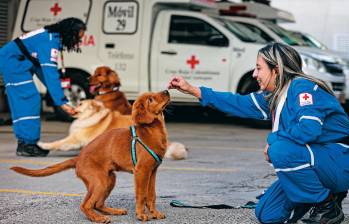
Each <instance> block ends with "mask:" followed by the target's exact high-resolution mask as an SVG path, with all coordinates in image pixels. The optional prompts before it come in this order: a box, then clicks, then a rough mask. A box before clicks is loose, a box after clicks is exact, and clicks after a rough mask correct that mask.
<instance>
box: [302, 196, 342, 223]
mask: <svg viewBox="0 0 349 224" xmlns="http://www.w3.org/2000/svg"><path fill="white" fill-rule="evenodd" d="M343 220H344V214H343V211H342V209H341V208H340V207H339V206H338V204H337V201H336V200H335V199H332V200H330V201H326V202H323V203H321V204H319V205H317V206H315V207H313V208H312V210H311V211H310V215H309V218H308V219H303V220H302V221H303V223H307V224H339V223H341V222H342V221H343Z"/></svg>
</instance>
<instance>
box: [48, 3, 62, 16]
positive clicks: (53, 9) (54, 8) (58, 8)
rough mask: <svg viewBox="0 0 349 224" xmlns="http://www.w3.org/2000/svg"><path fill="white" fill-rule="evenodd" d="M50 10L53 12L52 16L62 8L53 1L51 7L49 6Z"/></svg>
mask: <svg viewBox="0 0 349 224" xmlns="http://www.w3.org/2000/svg"><path fill="white" fill-rule="evenodd" d="M50 11H51V12H52V13H53V15H54V16H57V15H58V13H59V12H60V11H62V8H61V7H59V6H58V3H55V4H54V6H53V7H52V8H50Z"/></svg>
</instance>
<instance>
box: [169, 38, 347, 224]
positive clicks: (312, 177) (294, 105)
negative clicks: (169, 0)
mask: <svg viewBox="0 0 349 224" xmlns="http://www.w3.org/2000/svg"><path fill="white" fill-rule="evenodd" d="M253 77H254V78H255V79H257V81H258V83H259V86H260V89H261V91H259V92H256V93H251V94H249V95H243V96H242V95H239V94H233V93H230V92H217V91H214V90H212V89H210V88H206V87H195V86H192V85H191V84H189V83H188V82H187V81H185V80H184V79H183V78H182V77H173V78H172V80H171V81H170V83H169V88H170V89H177V90H179V91H181V92H184V93H188V94H191V95H193V96H195V97H197V98H199V99H200V102H201V104H202V105H203V106H207V105H210V106H213V107H215V108H217V109H219V110H221V111H223V112H226V113H229V114H231V115H234V116H239V117H248V118H256V119H264V120H266V119H272V120H273V129H272V132H271V133H270V134H269V136H268V139H267V145H266V147H265V150H264V153H265V156H266V159H267V160H268V161H269V162H271V163H272V164H273V166H274V168H275V171H276V173H277V176H278V180H276V181H275V183H274V184H273V185H272V186H271V187H270V188H269V189H268V190H267V191H266V192H265V194H264V195H263V196H262V197H261V199H260V201H259V203H258V205H257V208H256V216H257V219H258V220H259V221H260V222H261V223H284V222H288V223H293V222H297V220H298V219H300V218H302V217H303V215H304V214H305V213H307V212H308V211H309V209H310V208H312V207H313V208H312V210H311V212H310V217H309V219H307V220H303V222H308V223H340V222H341V221H342V220H343V219H344V215H343V212H342V210H341V202H342V200H343V198H344V197H345V196H346V192H347V190H348V189H349V145H348V144H349V143H348V138H349V136H348V135H349V119H348V116H347V115H346V113H345V112H344V111H343V109H342V107H341V105H340V104H339V102H338V101H337V99H336V98H335V96H334V95H333V92H332V90H331V89H330V88H329V87H328V86H327V85H326V84H325V83H324V82H323V81H321V80H318V79H316V78H314V77H312V76H309V75H306V74H304V73H303V71H302V60H301V57H300V56H299V54H298V53H297V52H296V51H295V50H294V49H293V48H292V47H290V46H287V45H284V44H281V43H271V44H269V45H267V46H265V47H263V48H262V49H260V51H259V53H258V55H257V63H256V68H255V70H254V73H253Z"/></svg>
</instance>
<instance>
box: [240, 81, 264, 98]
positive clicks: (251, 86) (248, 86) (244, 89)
mask: <svg viewBox="0 0 349 224" xmlns="http://www.w3.org/2000/svg"><path fill="white" fill-rule="evenodd" d="M258 90H259V85H258V82H257V80H255V79H253V78H248V79H245V80H244V81H243V83H242V84H241V86H240V88H239V91H238V92H239V93H240V94H242V95H246V94H249V93H252V92H256V91H258Z"/></svg>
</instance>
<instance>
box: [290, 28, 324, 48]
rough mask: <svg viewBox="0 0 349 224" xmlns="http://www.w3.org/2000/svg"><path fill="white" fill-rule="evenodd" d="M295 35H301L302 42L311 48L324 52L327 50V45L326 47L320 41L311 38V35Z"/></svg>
mask: <svg viewBox="0 0 349 224" xmlns="http://www.w3.org/2000/svg"><path fill="white" fill-rule="evenodd" d="M294 34H295V35H299V36H300V38H302V40H303V41H304V42H305V43H306V44H308V46H310V47H316V48H319V49H322V50H326V49H327V47H326V45H324V44H323V43H321V42H320V41H318V40H317V39H315V38H314V37H312V36H310V35H309V34H305V33H301V32H294Z"/></svg>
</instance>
